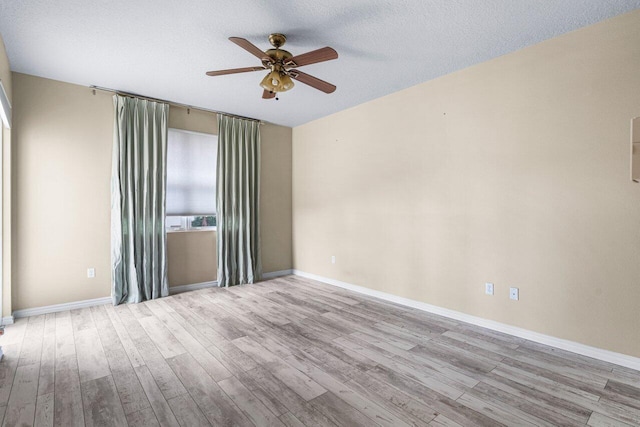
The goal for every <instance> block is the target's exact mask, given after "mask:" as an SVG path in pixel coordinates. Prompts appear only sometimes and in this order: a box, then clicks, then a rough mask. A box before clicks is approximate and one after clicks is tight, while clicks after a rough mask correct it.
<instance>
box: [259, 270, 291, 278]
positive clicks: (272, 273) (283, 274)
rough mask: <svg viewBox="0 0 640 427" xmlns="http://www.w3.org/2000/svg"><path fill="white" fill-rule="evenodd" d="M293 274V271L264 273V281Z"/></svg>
mask: <svg viewBox="0 0 640 427" xmlns="http://www.w3.org/2000/svg"><path fill="white" fill-rule="evenodd" d="M291 274H293V270H291V269H289V270H280V271H271V272H269V273H262V280H269V279H275V278H276V277H281V276H289V275H291Z"/></svg>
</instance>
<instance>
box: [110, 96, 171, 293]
mask: <svg viewBox="0 0 640 427" xmlns="http://www.w3.org/2000/svg"><path fill="white" fill-rule="evenodd" d="M113 105H114V109H115V119H114V131H113V135H114V137H113V158H112V171H111V270H112V271H111V297H112V299H113V304H114V305H117V304H121V303H124V302H141V301H146V300H149V299H154V298H159V297H163V296H167V295H168V294H169V287H168V282H167V260H166V258H167V255H166V234H165V225H164V221H165V209H166V175H167V171H166V164H167V130H168V121H169V105H168V104H163V103H157V102H152V101H147V100H142V99H137V98H130V97H124V96H119V95H114V97H113Z"/></svg>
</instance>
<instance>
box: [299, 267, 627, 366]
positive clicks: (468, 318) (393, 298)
mask: <svg viewBox="0 0 640 427" xmlns="http://www.w3.org/2000/svg"><path fill="white" fill-rule="evenodd" d="M293 274H295V275H297V276H301V277H306V278H307V279H313V280H317V281H319V282H323V283H326V284H328V285H333V286H337V287H340V288H343V289H348V290H350V291H354V292H358V293H361V294H364V295H368V296H372V297H376V298H380V299H382V300H385V301H390V302H394V303H396V304H401V305H404V306H407V307H412V308H416V309H418V310H422V311H426V312H429V313H433V314H438V315H440V316H444V317H448V318H450V319H454V320H459V321H461V322H466V323H470V324H472V325H476V326H481V327H483V328H487V329H491V330H494V331H498V332H503V333H505V334H509V335H513V336H516V337H520V338H524V339H527V340H530V341H534V342H537V343H540V344H546V345H549V346H552V347H556V348H559V349H561V350H566V351H570V352H572V353H577V354H580V355H583V356H587V357H592V358H594V359H598V360H602V361H605V362H609V363H614V364H616V365H620V366H625V367H627V368H631V369H636V370H640V358H638V357H633V356H628V355H626V354H622V353H616V352H613V351H609V350H604V349H601V348H596V347H591V346H588V345H585V344H580V343H577V342H574V341H569V340H565V339H562V338H556V337H552V336H550V335H545V334H541V333H539V332H534V331H530V330H528V329H523V328H519V327H517V326H511V325H507V324H505V323H500V322H496V321H494V320H488V319H483V318H481V317H476V316H472V315H470V314H465V313H461V312H459V311H455V310H450V309H448V308H442V307H438V306H435V305H431V304H427V303H424V302H420V301H416V300H412V299H409V298H404V297H399V296H397V295H393V294H389V293H386V292H381V291H376V290H374V289H369V288H365V287H363V286H358V285H353V284H351V283H346V282H341V281H339V280H335V279H330V278H327V277H322V276H318V275H316V274H311V273H305V272H304V271H300V270H295V269H294V270H293Z"/></svg>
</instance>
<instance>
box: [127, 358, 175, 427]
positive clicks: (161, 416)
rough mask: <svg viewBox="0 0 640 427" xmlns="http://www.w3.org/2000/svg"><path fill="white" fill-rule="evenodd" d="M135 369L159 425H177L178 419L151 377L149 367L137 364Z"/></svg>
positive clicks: (171, 426) (170, 426)
mask: <svg viewBox="0 0 640 427" xmlns="http://www.w3.org/2000/svg"><path fill="white" fill-rule="evenodd" d="M135 371H136V376H137V377H138V380H139V381H140V384H141V385H142V388H143V390H144V392H145V394H146V396H147V399H148V400H149V404H150V405H151V408H153V412H154V413H155V415H156V419H157V420H158V422H159V423H160V425H162V426H169V427H177V426H178V421H177V420H176V418H175V416H174V414H173V412H172V411H171V407H170V406H169V403H168V402H167V401H166V399H165V398H164V396H163V395H162V391H160V388H159V387H158V385H157V384H156V382H155V380H154V379H153V375H151V372H150V371H149V368H147V367H146V366H138V367H137V368H135Z"/></svg>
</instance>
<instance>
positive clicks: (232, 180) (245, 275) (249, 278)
mask: <svg viewBox="0 0 640 427" xmlns="http://www.w3.org/2000/svg"><path fill="white" fill-rule="evenodd" d="M216 194H217V221H218V223H217V224H218V225H217V227H218V233H217V234H218V243H217V245H218V285H219V286H232V285H239V284H243V283H254V282H257V281H258V280H260V278H261V276H262V264H261V257H260V212H259V204H260V124H259V123H258V122H256V121H253V120H243V119H238V118H235V117H229V116H225V115H218V165H217V188H216Z"/></svg>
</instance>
